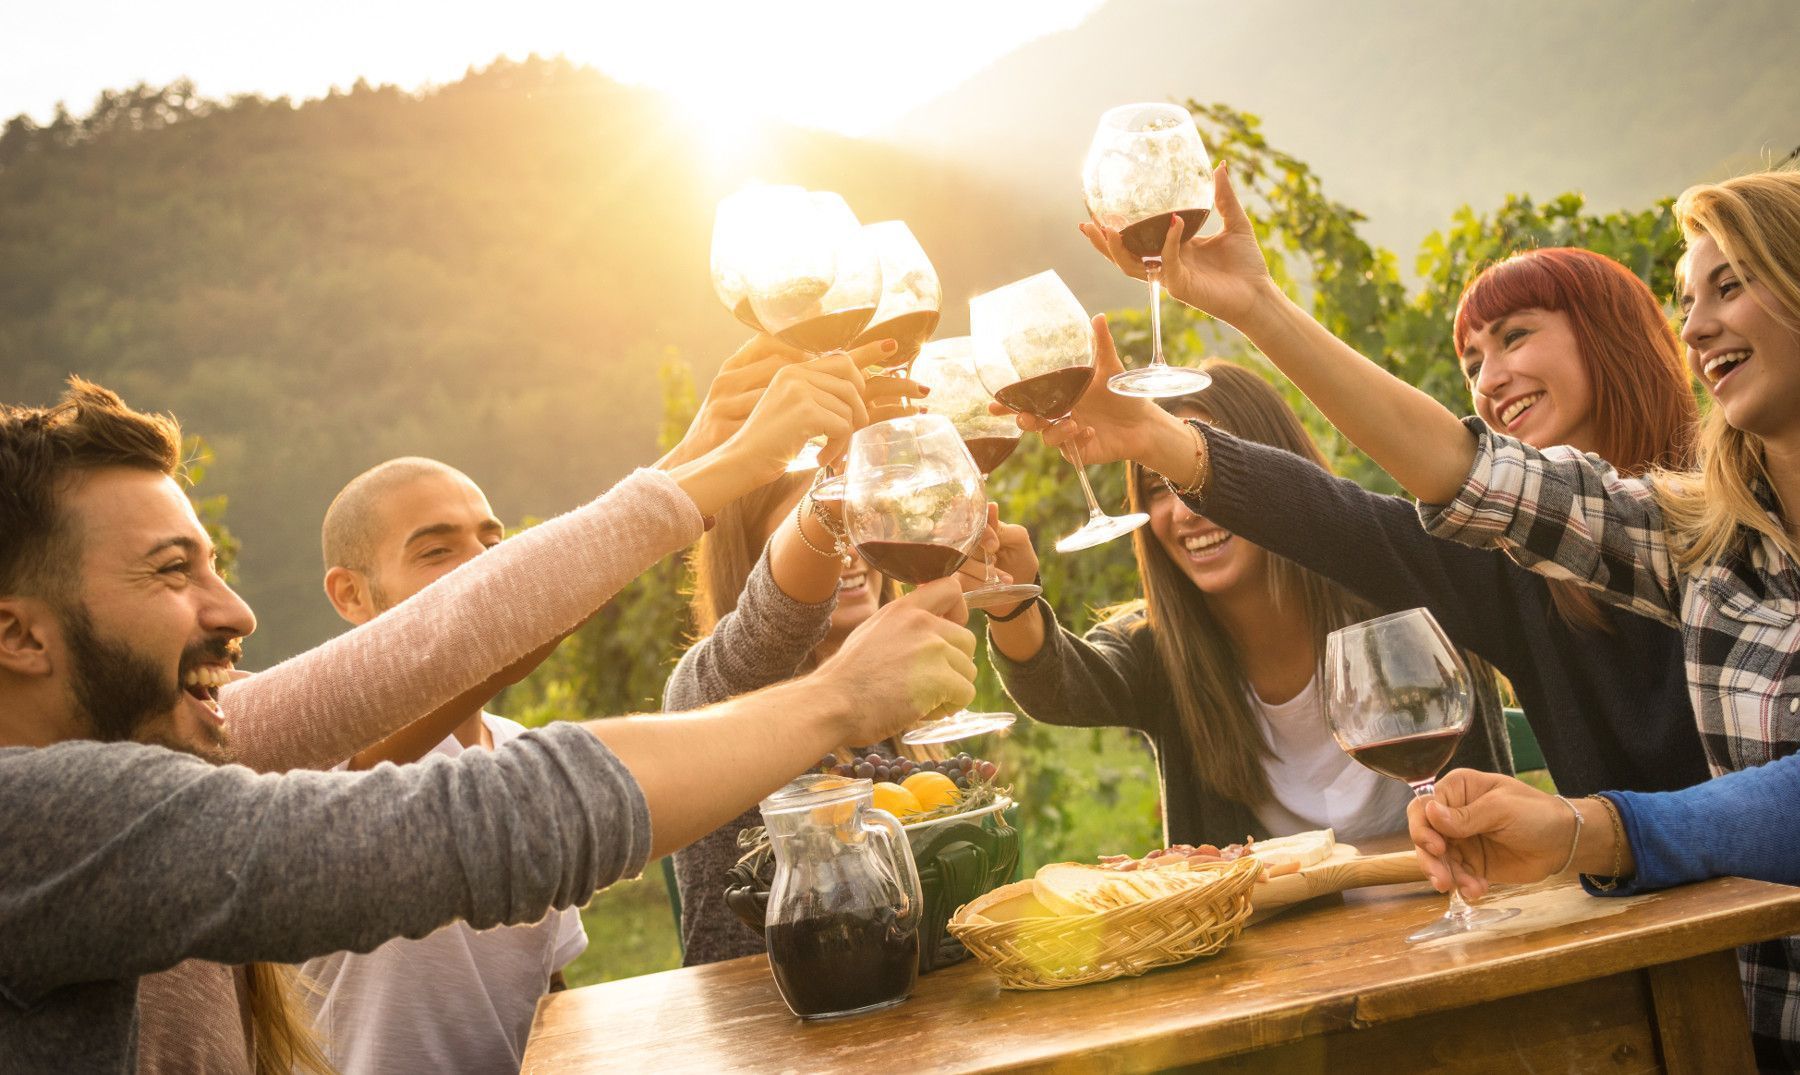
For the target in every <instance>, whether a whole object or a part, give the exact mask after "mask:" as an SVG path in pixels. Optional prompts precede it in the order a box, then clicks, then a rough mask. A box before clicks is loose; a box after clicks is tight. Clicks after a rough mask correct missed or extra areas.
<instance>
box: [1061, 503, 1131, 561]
mask: <svg viewBox="0 0 1800 1075" xmlns="http://www.w3.org/2000/svg"><path fill="white" fill-rule="evenodd" d="M1149 521H1150V516H1148V515H1145V514H1144V513H1143V512H1141V511H1134V512H1132V513H1131V514H1130V515H1100V516H1096V517H1095V518H1092V519H1089V520H1088V522H1087V525H1086V526H1084V527H1082V528H1081V529H1080V530H1077V531H1075V532H1074V533H1073V534H1067V535H1065V536H1063V537H1062V538H1060V539H1058V540H1057V542H1056V551H1057V552H1080V551H1081V550H1082V549H1091V548H1093V547H1094V546H1095V545H1104V544H1106V543H1107V542H1109V541H1111V540H1112V539H1113V538H1119V537H1124V536H1125V535H1126V534H1129V533H1131V532H1132V531H1133V530H1136V529H1137V528H1138V527H1140V526H1143V525H1144V524H1145V523H1147V522H1149Z"/></svg>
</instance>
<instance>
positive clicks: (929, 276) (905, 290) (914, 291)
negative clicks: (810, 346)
mask: <svg viewBox="0 0 1800 1075" xmlns="http://www.w3.org/2000/svg"><path fill="white" fill-rule="evenodd" d="M863 235H864V237H865V238H867V239H868V240H869V242H870V243H871V244H872V245H873V246H874V247H875V252H876V255H877V256H878V257H879V258H880V259H881V302H880V304H879V305H878V306H877V307H876V308H875V316H874V317H873V318H871V319H870V321H869V327H868V328H865V329H863V331H862V334H861V335H859V336H857V337H856V339H855V340H854V341H853V342H852V343H851V344H850V346H852V347H862V346H864V345H866V344H871V343H874V342H875V341H876V340H889V339H891V340H893V341H894V342H895V343H896V344H898V345H899V346H898V347H897V348H896V349H895V350H894V353H893V354H892V355H890V356H889V357H888V359H887V361H886V362H885V363H884V365H885V366H886V367H887V368H888V369H896V368H898V367H901V366H905V365H906V364H907V363H909V362H911V361H912V360H913V359H914V358H916V357H918V354H919V348H920V346H921V345H923V344H924V343H925V341H926V340H929V339H931V334H932V333H933V332H936V331H937V326H938V310H939V308H940V307H941V306H942V305H943V303H944V289H943V286H942V285H941V284H940V283H938V274H937V270H936V269H935V268H933V267H932V265H931V259H930V258H928V257H926V256H925V248H924V247H922V246H920V245H919V240H918V239H916V238H914V237H913V233H912V229H911V228H909V227H907V226H906V225H905V224H904V223H902V222H901V221H898V220H884V221H882V222H881V223H879V224H870V225H868V226H867V227H865V228H863Z"/></svg>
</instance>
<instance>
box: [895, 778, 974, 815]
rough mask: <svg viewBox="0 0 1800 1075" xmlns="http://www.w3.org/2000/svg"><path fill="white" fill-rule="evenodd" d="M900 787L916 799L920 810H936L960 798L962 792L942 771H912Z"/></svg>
mask: <svg viewBox="0 0 1800 1075" xmlns="http://www.w3.org/2000/svg"><path fill="white" fill-rule="evenodd" d="M902 787H904V788H905V789H906V790H907V791H909V792H911V793H912V794H913V796H914V797H915V798H916V799H917V800H918V803H919V809H921V810H936V809H937V808H938V807H940V806H944V805H946V804H948V803H954V802H957V801H958V800H960V799H961V798H962V792H960V791H958V790H956V782H955V781H954V780H951V779H950V778H949V777H947V776H945V775H944V774H943V773H933V772H930V771H927V772H923V773H914V774H913V775H911V776H909V777H907V778H906V782H905V783H904V784H903V785H902Z"/></svg>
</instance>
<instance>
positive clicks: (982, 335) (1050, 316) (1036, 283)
mask: <svg viewBox="0 0 1800 1075" xmlns="http://www.w3.org/2000/svg"><path fill="white" fill-rule="evenodd" d="M969 330H970V332H971V333H972V334H973V335H974V336H975V337H976V338H977V339H980V340H985V341H990V342H992V343H993V344H994V345H995V346H993V347H985V348H981V349H978V350H977V351H976V358H977V362H976V367H977V368H976V372H977V374H978V375H979V376H980V378H981V383H982V384H983V385H985V386H986V387H987V390H988V391H989V392H992V393H993V394H994V398H995V399H997V400H999V401H1000V402H1001V403H1002V404H1004V405H1005V406H1007V407H1010V408H1012V409H1013V410H1015V411H1024V412H1025V413H1026V414H1030V415H1035V416H1036V417H1038V418H1041V419H1043V420H1044V421H1046V422H1050V423H1052V424H1055V423H1058V422H1061V421H1063V420H1064V419H1066V418H1068V416H1069V412H1070V411H1072V410H1074V409H1075V401H1076V400H1078V399H1080V398H1081V394H1082V393H1083V392H1085V391H1087V387H1088V384H1089V382H1091V381H1093V379H1094V326H1093V325H1092V324H1090V323H1089V322H1088V316H1087V311H1086V310H1083V309H1082V308H1081V303H1080V301H1078V300H1077V299H1076V298H1075V294H1074V292H1072V291H1070V290H1069V288H1068V285H1066V284H1064V283H1063V282H1062V277H1060V276H1058V275H1056V273H1055V272H1054V271H1053V270H1050V271H1045V272H1041V273H1038V274H1037V275H1036V276H1028V277H1026V278H1025V279H1023V280H1018V281H1015V282H1013V283H1010V284H1007V285H1006V286H1005V287H1002V288H997V289H995V290H993V291H990V292H988V293H987V294H985V295H977V296H975V297H974V298H972V299H970V300H969ZM1064 450H1065V451H1067V452H1068V453H1069V454H1070V455H1071V456H1072V457H1073V458H1074V462H1075V476H1076V477H1078V478H1080V479H1081V492H1082V494H1083V495H1084V496H1086V497H1087V506H1088V521H1087V523H1086V524H1085V525H1083V526H1082V527H1081V529H1079V530H1077V531H1075V532H1074V533H1072V534H1069V535H1067V536H1066V537H1064V538H1063V539H1062V540H1060V541H1058V542H1057V543H1056V551H1057V552H1075V551H1077V550H1079V549H1091V548H1093V547H1094V546H1095V545H1099V544H1101V543H1103V542H1107V541H1111V540H1112V539H1113V538H1116V537H1123V536H1124V535H1126V534H1129V533H1131V532H1132V531H1133V530H1136V529H1137V528H1138V527H1140V526H1143V525H1144V524H1145V523H1147V522H1149V521H1150V516H1148V515H1145V514H1144V513H1143V512H1141V511H1140V512H1132V513H1131V514H1129V515H1117V516H1114V515H1107V514H1106V513H1105V512H1103V511H1101V510H1100V502H1099V501H1098V500H1096V499H1095V498H1094V487H1093V486H1091V485H1089V484H1088V479H1087V470H1086V468H1084V467H1083V466H1082V463H1081V452H1080V450H1079V449H1077V448H1076V447H1075V446H1074V445H1073V444H1071V445H1069V446H1068V447H1067V448H1065V449H1064Z"/></svg>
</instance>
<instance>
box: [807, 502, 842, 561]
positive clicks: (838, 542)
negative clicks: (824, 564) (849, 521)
mask: <svg viewBox="0 0 1800 1075" xmlns="http://www.w3.org/2000/svg"><path fill="white" fill-rule="evenodd" d="M805 510H806V498H803V499H802V500H801V502H800V503H798V504H795V505H794V529H795V530H797V531H799V533H800V544H802V545H805V546H806V547H807V548H808V549H810V550H812V552H813V554H814V555H816V556H821V557H823V558H825V559H827V560H836V561H838V562H839V563H841V564H843V565H844V566H845V567H849V566H850V550H849V549H848V548H847V547H846V546H845V543H844V539H843V538H841V537H838V536H837V535H835V534H834V535H832V547H831V548H830V549H821V548H819V547H818V546H817V545H814V544H813V543H812V538H809V537H807V536H806V516H805V515H804V514H803V513H804V512H805ZM826 529H827V530H829V529H830V528H829V527H827V528H826Z"/></svg>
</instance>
